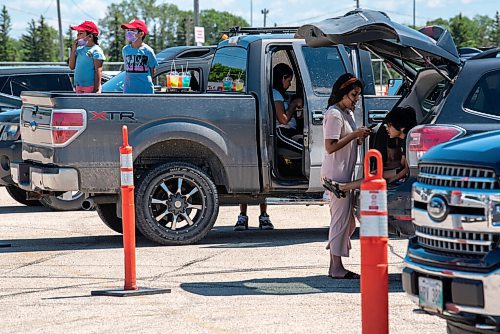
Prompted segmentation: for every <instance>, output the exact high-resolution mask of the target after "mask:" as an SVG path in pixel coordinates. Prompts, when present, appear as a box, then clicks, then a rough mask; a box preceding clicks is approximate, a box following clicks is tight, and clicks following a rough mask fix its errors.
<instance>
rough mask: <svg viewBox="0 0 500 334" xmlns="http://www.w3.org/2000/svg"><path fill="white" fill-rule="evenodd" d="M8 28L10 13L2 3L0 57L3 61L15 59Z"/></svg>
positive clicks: (9, 27)
mask: <svg viewBox="0 0 500 334" xmlns="http://www.w3.org/2000/svg"><path fill="white" fill-rule="evenodd" d="M10 29H11V23H10V15H9V12H8V11H7V8H6V7H5V5H4V6H3V7H2V11H1V12H0V59H2V60H3V61H14V60H16V49H15V48H14V42H13V39H12V38H10V37H9V33H10Z"/></svg>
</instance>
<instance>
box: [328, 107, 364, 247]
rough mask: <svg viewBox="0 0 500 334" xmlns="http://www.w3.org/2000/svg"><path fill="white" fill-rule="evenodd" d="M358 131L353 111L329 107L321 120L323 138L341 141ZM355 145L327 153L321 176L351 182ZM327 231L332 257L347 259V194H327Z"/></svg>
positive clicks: (350, 226) (350, 222) (350, 219)
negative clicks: (328, 197)
mask: <svg viewBox="0 0 500 334" xmlns="http://www.w3.org/2000/svg"><path fill="white" fill-rule="evenodd" d="M356 128H357V126H356V123H355V122H354V115H353V114H352V112H349V113H346V112H344V111H342V110H340V109H339V108H338V107H337V106H336V105H335V106H331V107H330V108H328V110H327V111H326V112H325V117H324V120H323V137H324V139H340V138H343V137H345V136H347V135H348V134H349V133H351V132H353V130H355V129H356ZM357 154H358V144H357V141H356V140H351V141H350V142H349V143H347V145H345V146H344V147H342V148H341V149H340V150H338V151H336V152H334V153H332V154H328V153H326V151H325V158H324V160H323V165H322V166H321V177H322V178H323V177H325V178H329V179H331V180H334V181H337V182H341V183H344V182H350V181H352V177H353V174H354V168H355V166H356V159H357ZM330 215H331V221H330V231H329V233H328V245H327V247H326V248H327V249H330V253H331V254H332V255H335V256H344V257H347V256H349V250H350V249H351V242H350V237H351V235H352V233H353V232H354V229H355V228H356V223H355V220H354V213H353V208H352V195H351V192H347V194H346V197H345V198H337V197H336V196H335V195H334V194H332V193H331V194H330Z"/></svg>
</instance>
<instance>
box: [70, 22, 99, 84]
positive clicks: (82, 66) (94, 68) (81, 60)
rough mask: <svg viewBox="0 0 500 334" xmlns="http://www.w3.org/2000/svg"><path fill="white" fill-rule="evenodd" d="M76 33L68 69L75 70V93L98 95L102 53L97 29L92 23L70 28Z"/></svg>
mask: <svg viewBox="0 0 500 334" xmlns="http://www.w3.org/2000/svg"><path fill="white" fill-rule="evenodd" d="M71 29H73V30H76V31H77V35H76V39H75V41H74V42H73V44H72V45H71V53H70V55H69V68H70V69H72V70H75V86H76V87H75V91H76V92H77V93H100V92H101V79H102V64H103V62H104V59H105V57H104V53H103V52H102V49H101V48H100V47H99V42H98V41H97V36H98V35H99V29H97V26H96V25H95V23H94V22H92V21H83V23H82V24H80V25H77V26H71Z"/></svg>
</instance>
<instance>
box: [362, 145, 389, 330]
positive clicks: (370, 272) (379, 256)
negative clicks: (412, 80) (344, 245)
mask: <svg viewBox="0 0 500 334" xmlns="http://www.w3.org/2000/svg"><path fill="white" fill-rule="evenodd" d="M371 158H375V160H376V161H377V171H376V173H375V174H371V173H370V159H371ZM364 168H365V179H364V180H363V183H362V184H361V211H360V214H361V227H360V239H361V321H362V324H361V327H362V332H363V334H367V333H371V334H380V333H388V332H389V302H388V294H389V291H388V288H389V283H388V266H387V240H388V234H387V185H386V181H385V179H384V178H383V172H384V168H383V163H382V155H381V154H380V152H379V151H377V150H369V151H368V153H367V154H366V156H365V162H364Z"/></svg>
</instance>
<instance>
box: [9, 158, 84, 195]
mask: <svg viewBox="0 0 500 334" xmlns="http://www.w3.org/2000/svg"><path fill="white" fill-rule="evenodd" d="M10 170H11V176H12V181H13V182H14V183H16V184H17V185H18V186H19V188H21V189H24V190H27V191H51V192H59V191H62V192H66V191H79V190H80V189H79V181H78V171H77V170H76V169H74V168H59V167H47V166H37V165H34V164H30V163H25V162H13V163H11V165H10Z"/></svg>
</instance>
